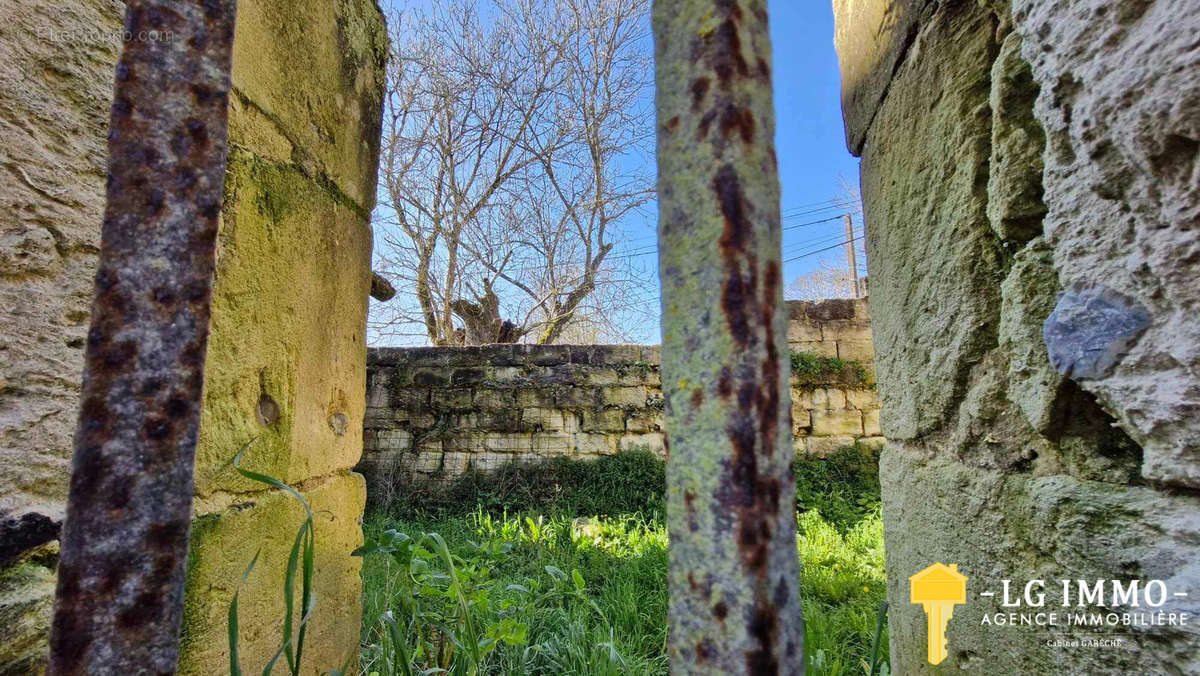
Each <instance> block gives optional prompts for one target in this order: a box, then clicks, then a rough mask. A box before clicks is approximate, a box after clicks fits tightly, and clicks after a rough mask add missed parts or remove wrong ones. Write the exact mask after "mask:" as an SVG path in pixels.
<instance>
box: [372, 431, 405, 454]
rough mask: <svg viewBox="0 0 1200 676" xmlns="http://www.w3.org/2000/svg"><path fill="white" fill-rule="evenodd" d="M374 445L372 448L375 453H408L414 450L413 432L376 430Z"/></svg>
mask: <svg viewBox="0 0 1200 676" xmlns="http://www.w3.org/2000/svg"><path fill="white" fill-rule="evenodd" d="M373 436H374V443H373V444H371V446H370V448H371V450H374V451H397V452H400V451H408V450H409V449H410V448H412V432H410V431H409V430H406V429H382V430H375V433H374V435H373Z"/></svg>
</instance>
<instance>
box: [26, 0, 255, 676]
mask: <svg viewBox="0 0 1200 676" xmlns="http://www.w3.org/2000/svg"><path fill="white" fill-rule="evenodd" d="M234 10H235V2H234V0H129V1H128V3H127V13H126V30H127V32H126V36H127V37H128V38H130V39H129V40H128V41H127V42H126V43H125V49H124V51H123V53H122V55H121V59H120V61H119V62H118V64H117V70H116V87H115V90H114V97H113V105H112V117H111V124H110V130H109V137H108V155H109V160H108V187H107V205H106V207H105V213H104V225H103V231H102V237H101V249H100V265H99V270H98V272H97V274H96V282H95V289H94V293H95V296H94V300H93V306H92V324H91V330H90V332H89V334H88V343H87V350H86V357H85V367H84V375H83V390H82V396H81V406H80V413H79V424H78V427H77V428H76V433H75V455H74V460H73V467H72V474H71V485H70V494H69V497H68V503H67V518H66V522H65V524H64V527H63V537H62V555H61V558H60V560H59V566H58V599H57V604H56V606H55V612H54V624H53V628H52V632H51V641H50V646H51V647H50V650H51V655H50V672H51V673H53V674H85V673H88V674H133V673H160V674H161V673H173V672H174V671H175V669H176V662H177V660H178V652H179V628H180V619H181V616H182V610H183V587H184V579H185V573H186V564H187V553H188V533H189V526H190V521H191V503H192V488H193V484H192V471H193V459H194V453H195V445H196V432H197V428H198V427H199V422H200V407H201V399H200V396H201V386H202V383H203V372H204V359H205V350H206V346H207V340H208V325H209V311H210V307H209V306H210V302H211V298H212V277H213V266H214V251H215V245H216V235H217V218H218V215H219V213H220V209H221V198H222V187H223V183H224V177H225V159H226V147H227V133H228V131H227V127H228V124H227V110H226V105H227V101H228V95H229V88H230V62H231V54H232V46H233V24H234Z"/></svg>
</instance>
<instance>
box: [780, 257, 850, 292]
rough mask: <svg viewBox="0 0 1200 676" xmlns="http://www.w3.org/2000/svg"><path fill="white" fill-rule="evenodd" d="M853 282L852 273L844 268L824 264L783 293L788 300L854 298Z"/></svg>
mask: <svg viewBox="0 0 1200 676" xmlns="http://www.w3.org/2000/svg"><path fill="white" fill-rule="evenodd" d="M852 292H853V282H852V280H851V276H850V271H849V270H848V269H846V268H845V267H844V266H843V267H838V266H835V265H833V264H831V263H828V262H822V263H821V264H820V265H819V266H817V268H816V269H815V270H813V271H811V272H806V273H805V274H803V275H800V276H799V277H797V278H796V279H794V280H792V283H790V284H788V285H787V287H786V288H785V289H784V291H783V295H784V298H787V299H788V300H824V299H826V298H852V297H853V296H854V294H853V293H852Z"/></svg>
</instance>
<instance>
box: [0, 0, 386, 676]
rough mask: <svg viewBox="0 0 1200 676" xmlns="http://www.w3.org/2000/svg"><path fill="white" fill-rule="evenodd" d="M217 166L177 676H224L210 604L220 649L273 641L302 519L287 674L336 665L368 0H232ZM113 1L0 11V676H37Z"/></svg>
mask: <svg viewBox="0 0 1200 676" xmlns="http://www.w3.org/2000/svg"><path fill="white" fill-rule="evenodd" d="M238 5H239V7H238V24H237V39H236V41H235V45H234V73H233V81H234V89H235V91H234V93H233V96H232V100H231V103H230V106H231V109H230V154H229V169H228V174H227V178H226V185H225V205H224V209H223V212H222V220H221V225H220V235H219V242H218V254H217V256H218V264H217V274H216V283H215V289H214V301H213V319H212V327H211V335H210V339H209V348H208V361H207V368H206V372H205V404H204V412H203V417H202V422H201V429H200V441H199V446H198V448H197V453H196V501H195V515H196V520H195V522H194V526H193V533H192V546H193V552H192V557H191V563H190V567H189V578H188V594H187V605H186V609H185V619H184V625H185V626H184V637H183V641H184V643H183V654H182V660H181V664H180V670H181V672H183V673H197V674H198V673H213V672H219V671H223V670H225V669H227V668H228V656H227V639H226V634H225V631H226V629H225V627H226V611H227V609H228V605H229V601H230V599H231V598H232V594H233V592H234V590H235V589H236V586H237V581H238V580H239V579H240V576H241V573H242V571H243V570H244V568H245V566H246V564H248V563H249V561H250V558H251V557H253V556H254V553H255V551H258V550H259V549H260V548H261V552H262V553H261V555H260V556H259V559H258V565H257V567H256V569H255V572H254V573H253V574H252V575H251V578H250V580H249V582H248V584H247V585H245V587H244V588H243V590H242V596H241V599H242V601H241V618H242V619H241V626H242V642H241V643H242V648H241V651H242V657H243V661H244V663H245V664H246V666H247V667H249V668H259V667H261V666H263V665H264V664H265V663H266V661H267V660H268V659H269V657H270V655H271V654H272V653H273V652H274V651H275V649H276V648H277V647H278V642H279V641H280V636H279V635H278V633H277V632H278V626H279V622H280V620H281V619H282V613H283V603H282V599H281V598H279V596H280V593H279V592H280V589H281V588H282V576H283V567H284V564H285V560H286V556H287V552H288V548H289V547H290V542H291V537H293V536H294V533H295V530H296V528H298V527H299V524H300V523H301V521H302V511H301V508H300V505H299V504H298V503H297V502H295V501H294V500H292V499H290V498H289V497H288V496H287V495H286V494H284V493H281V492H278V491H265V490H263V488H264V487H263V486H261V485H258V484H255V483H252V482H249V481H248V480H245V479H242V478H240V477H239V476H238V475H237V474H236V473H235V472H234V471H233V470H232V468H231V466H230V460H231V459H232V457H233V455H234V454H235V453H237V451H238V449H239V448H240V447H241V446H242V444H244V443H245V442H247V441H249V440H250V439H255V441H254V442H253V444H252V445H251V447H250V449H249V450H248V452H247V455H246V459H245V462H244V464H245V466H246V467H247V468H250V469H254V470H257V471H260V472H266V473H268V474H272V475H274V476H276V477H278V478H280V479H283V480H285V481H287V482H288V483H290V484H292V485H294V486H297V487H299V488H300V489H301V490H302V492H303V494H304V495H305V496H306V497H307V498H308V500H309V501H310V502H311V503H312V506H313V509H314V511H315V512H317V514H318V519H317V525H316V529H317V530H316V540H317V545H318V552H317V563H316V567H317V571H318V573H317V574H318V577H317V581H316V593H317V596H318V598H319V599H320V600H319V601H318V604H319V606H318V610H317V612H316V613H315V615H314V620H313V623H312V625H311V626H310V629H309V634H308V637H309V638H308V643H307V645H306V649H305V655H306V658H305V662H306V664H310V665H312V666H313V667H319V668H321V669H322V670H327V669H331V668H337V667H340V666H341V665H342V664H343V663H344V661H345V659H346V658H347V657H348V656H350V655H351V654H353V653H354V652H356V650H357V643H358V629H359V623H360V621H361V617H360V611H359V603H360V601H359V593H360V582H359V578H358V559H354V558H352V557H350V556H349V553H350V551H351V550H352V549H353V548H354V547H355V546H357V544H358V543H359V542H360V541H361V531H360V530H359V528H358V523H359V518H360V515H361V513H362V507H363V501H364V488H363V481H362V478H361V477H359V476H357V475H355V474H352V473H351V472H350V468H351V467H353V466H354V464H355V463H356V462H357V461H358V458H359V455H360V452H361V429H362V425H361V420H362V411H363V405H364V404H363V391H364V389H365V387H364V380H363V379H364V373H365V366H364V364H365V354H366V350H365V344H364V331H365V316H366V303H367V290H368V285H369V275H370V273H369V270H368V265H369V260H370V249H371V234H370V228H369V225H368V217H369V213H370V211H371V209H372V207H373V205H374V192H375V180H376V179H375V175H376V174H375V169H376V161H377V160H376V158H377V152H378V138H379V124H380V108H381V101H382V95H381V90H382V70H381V69H382V66H383V60H384V58H385V56H386V35H385V31H384V27H383V18H382V15H381V14H380V12H379V10H378V9H377V7H376V6H375V3H374V2H371V0H339V1H338V2H332V3H330V2H325V1H322V0H305V1H297V0H243V1H242V2H239V3H238ZM123 11H124V8H123V6H122V5H121V4H120V3H119V2H114V1H109V0H86V1H85V2H80V3H72V4H71V6H70V7H69V8H64V6H63V5H62V3H53V2H44V1H42V0H34V1H33V2H27V3H16V4H12V5H11V6H9V5H8V4H6V5H5V6H4V9H3V10H0V19H2V20H0V56H2V57H3V58H0V75H2V76H0V125H2V126H3V130H4V132H3V138H4V141H3V143H2V144H0V158H2V166H3V168H4V173H5V174H6V175H7V176H8V178H9V179H10V180H5V181H2V182H0V195H2V196H3V198H4V200H5V204H6V205H7V206H8V207H9V208H7V209H5V210H4V213H3V214H2V215H0V529H2V530H0V533H3V535H2V536H0V555H2V556H3V560H0V674H8V673H14V674H15V673H21V674H25V673H36V672H38V671H40V670H41V668H42V667H41V665H42V664H43V662H44V654H45V649H46V635H47V633H48V623H49V617H50V614H49V613H50V608H51V604H52V601H53V593H54V575H53V565H54V558H55V554H56V551H57V549H56V547H57V543H56V542H54V541H53V539H54V538H55V537H56V525H57V523H58V522H60V521H61V519H62V517H63V512H64V508H65V500H66V487H67V480H68V478H69V472H70V456H71V437H72V433H73V429H74V426H75V417H76V399H77V397H78V386H79V378H80V374H81V371H82V347H83V343H84V336H85V335H86V332H87V324H88V315H89V309H90V305H91V288H92V276H93V273H94V268H95V264H96V254H97V245H98V239H99V229H100V222H101V213H102V210H103V204H104V178H105V171H106V167H105V135H106V127H107V121H108V114H109V104H110V99H111V90H112V80H113V66H114V64H115V62H116V59H117V56H118V50H119V48H120V39H119V36H120V29H121V26H122V13H123Z"/></svg>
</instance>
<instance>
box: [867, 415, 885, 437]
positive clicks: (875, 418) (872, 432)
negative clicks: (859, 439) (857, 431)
mask: <svg viewBox="0 0 1200 676" xmlns="http://www.w3.org/2000/svg"><path fill="white" fill-rule="evenodd" d="M862 425H863V434H865V435H867V436H869V437H878V436H881V435H882V434H883V432H882V431H881V430H880V428H879V409H871V410H868V411H863V412H862Z"/></svg>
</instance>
